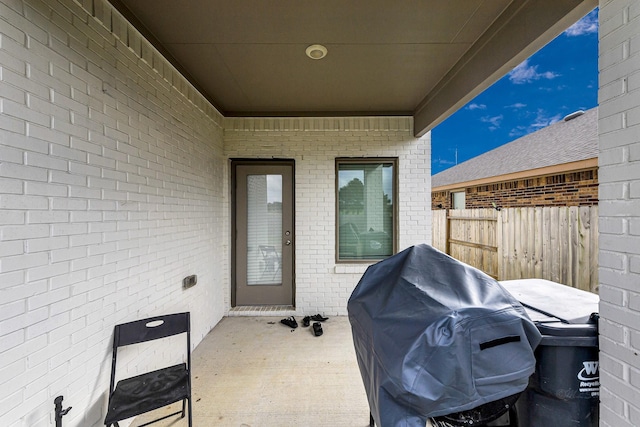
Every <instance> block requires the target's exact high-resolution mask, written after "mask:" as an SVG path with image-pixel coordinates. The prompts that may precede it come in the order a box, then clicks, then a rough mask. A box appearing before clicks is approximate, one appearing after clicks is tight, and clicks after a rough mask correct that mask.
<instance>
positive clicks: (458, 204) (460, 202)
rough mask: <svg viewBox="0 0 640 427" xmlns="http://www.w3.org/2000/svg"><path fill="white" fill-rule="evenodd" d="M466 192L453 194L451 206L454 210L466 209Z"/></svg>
mask: <svg viewBox="0 0 640 427" xmlns="http://www.w3.org/2000/svg"><path fill="white" fill-rule="evenodd" d="M464 203H465V200H464V191H456V192H455V193H451V206H452V207H453V209H464Z"/></svg>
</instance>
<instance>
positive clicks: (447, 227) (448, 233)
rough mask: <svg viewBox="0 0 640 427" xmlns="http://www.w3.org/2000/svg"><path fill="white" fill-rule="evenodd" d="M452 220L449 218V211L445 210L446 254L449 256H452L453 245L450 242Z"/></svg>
mask: <svg viewBox="0 0 640 427" xmlns="http://www.w3.org/2000/svg"><path fill="white" fill-rule="evenodd" d="M449 221H451V219H450V218H449V209H445V210H444V253H445V254H447V255H451V244H450V243H449V240H450V239H451V226H450V224H449Z"/></svg>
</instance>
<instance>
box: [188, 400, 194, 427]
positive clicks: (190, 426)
mask: <svg viewBox="0 0 640 427" xmlns="http://www.w3.org/2000/svg"><path fill="white" fill-rule="evenodd" d="M191 399H192V397H189V427H192V422H193V420H192V417H191V415H192V414H191Z"/></svg>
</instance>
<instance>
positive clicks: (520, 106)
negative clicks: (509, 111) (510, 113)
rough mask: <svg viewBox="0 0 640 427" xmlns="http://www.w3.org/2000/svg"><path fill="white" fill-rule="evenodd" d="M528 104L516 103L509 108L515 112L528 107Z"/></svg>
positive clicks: (508, 106)
mask: <svg viewBox="0 0 640 427" xmlns="http://www.w3.org/2000/svg"><path fill="white" fill-rule="evenodd" d="M526 106H527V104H523V103H522V102H516V103H515V104H511V105H507V108H513V109H515V110H517V109H520V108H524V107H526Z"/></svg>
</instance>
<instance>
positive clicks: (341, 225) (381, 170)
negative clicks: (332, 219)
mask: <svg viewBox="0 0 640 427" xmlns="http://www.w3.org/2000/svg"><path fill="white" fill-rule="evenodd" d="M396 165H397V160H396V159H337V160H336V173H337V179H336V187H337V189H336V192H337V194H336V197H337V203H336V210H337V218H336V222H337V227H336V228H337V234H338V236H337V239H336V240H337V244H336V246H337V255H336V258H337V260H338V261H358V260H378V259H383V258H386V257H388V256H391V255H393V254H394V253H395V229H396V208H395V207H396V205H397V203H396V180H397V179H396V171H397V166H396Z"/></svg>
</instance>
